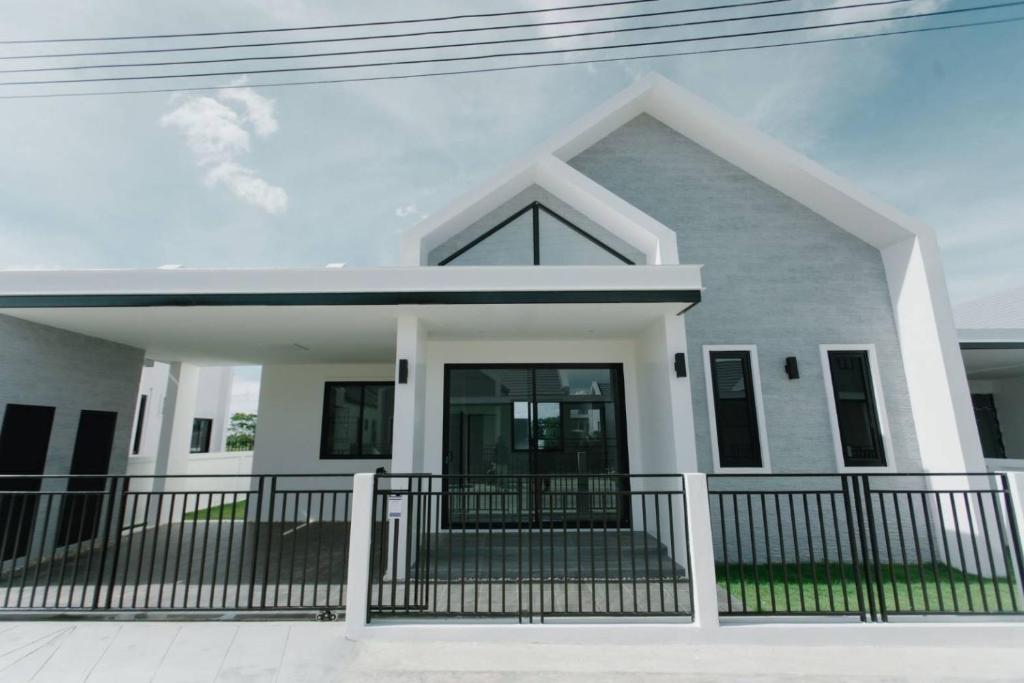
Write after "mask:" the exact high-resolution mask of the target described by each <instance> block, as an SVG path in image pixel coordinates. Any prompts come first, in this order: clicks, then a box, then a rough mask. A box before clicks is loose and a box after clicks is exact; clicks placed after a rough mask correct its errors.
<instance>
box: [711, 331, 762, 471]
mask: <svg viewBox="0 0 1024 683" xmlns="http://www.w3.org/2000/svg"><path fill="white" fill-rule="evenodd" d="M712 351H747V352H749V353H750V378H751V381H752V382H753V384H754V386H753V391H754V414H755V415H756V416H757V437H758V440H759V441H760V442H761V466H760V467H722V464H721V458H720V457H719V453H718V419H717V417H716V416H715V388H714V384H713V380H712V375H711V352H712ZM703 354H704V386H705V389H706V390H707V404H708V420H709V421H710V423H711V458H712V461H711V464H712V467H713V468H714V472H715V474H771V471H772V465H771V457H770V455H769V452H768V430H767V428H766V426H765V424H766V423H765V419H764V397H763V396H762V394H761V368H760V366H759V365H758V362H757V345H756V344H705V345H704V346H703Z"/></svg>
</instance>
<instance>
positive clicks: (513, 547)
mask: <svg viewBox="0 0 1024 683" xmlns="http://www.w3.org/2000/svg"><path fill="white" fill-rule="evenodd" d="M682 552H683V550H682V549H679V554H680V555H681V554H682ZM413 569H414V570H416V569H418V570H419V571H420V572H421V574H420V575H421V576H429V577H430V578H432V579H436V580H458V579H489V580H491V579H504V580H517V579H521V578H533V579H538V578H556V579H557V578H577V579H580V578H583V579H585V578H590V577H593V578H601V579H606V580H607V579H630V578H638V577H646V578H661V579H672V578H675V577H678V578H680V579H681V578H684V577H685V576H686V573H685V569H684V568H683V567H682V566H681V563H680V562H678V561H677V562H675V563H673V561H672V559H671V558H670V554H669V549H668V547H667V546H666V544H665V543H660V544H659V543H658V539H656V538H655V537H653V536H650V535H648V534H644V533H642V532H633V531H622V532H610V533H605V532H597V533H593V534H592V533H590V532H588V531H586V530H584V531H582V532H576V531H548V530H545V531H544V532H543V534H541V533H537V532H536V531H535V532H533V533H531V534H526V533H523V534H519V533H504V532H498V531H494V532H491V533H490V534H488V533H487V532H479V533H477V532H465V533H462V532H456V533H451V534H449V533H441V534H433V535H431V537H430V539H429V541H428V540H424V542H422V543H421V544H420V549H419V552H418V553H417V558H416V562H415V563H414V565H413Z"/></svg>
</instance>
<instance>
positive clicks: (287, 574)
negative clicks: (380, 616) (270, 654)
mask: <svg viewBox="0 0 1024 683" xmlns="http://www.w3.org/2000/svg"><path fill="white" fill-rule="evenodd" d="M332 483H335V484H337V485H336V486H332V485H331V484H332ZM347 483H348V478H347V477H345V478H341V477H329V476H328V477H324V476H321V475H316V476H302V475H277V476H274V475H266V476H256V477H250V476H237V475H225V476H219V475H203V476H162V477H155V476H118V477H109V476H75V477H66V476H42V477H0V613H2V612H3V611H5V610H6V611H56V612H67V611H78V610H113V611H178V610H188V611H196V610H199V611H219V612H233V611H245V610H317V611H321V612H324V613H328V612H332V611H335V610H340V609H343V608H344V604H345V581H346V577H347V561H348V538H349V515H350V505H351V491H350V489H349V488H348V486H347ZM343 484H345V486H343Z"/></svg>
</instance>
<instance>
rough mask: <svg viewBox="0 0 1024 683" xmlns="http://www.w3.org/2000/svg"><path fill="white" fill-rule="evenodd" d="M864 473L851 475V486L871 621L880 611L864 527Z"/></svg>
mask: <svg viewBox="0 0 1024 683" xmlns="http://www.w3.org/2000/svg"><path fill="white" fill-rule="evenodd" d="M862 480H863V475H860V474H857V475H853V476H851V477H850V484H851V488H852V489H853V503H854V511H855V515H854V520H856V525H857V538H858V540H859V542H860V547H861V553H862V555H863V558H862V559H863V565H862V568H863V570H864V574H863V575H864V592H865V593H866V594H867V598H868V603H867V608H868V615H869V616H870V617H871V621H877V618H878V613H877V612H876V610H875V586H874V582H873V581H872V580H871V555H872V548H871V546H870V545H868V535H867V533H866V531H865V529H864V527H865V526H867V524H868V522H867V518H866V517H865V511H864V503H865V501H864V499H863V481H862ZM862 609H863V607H862Z"/></svg>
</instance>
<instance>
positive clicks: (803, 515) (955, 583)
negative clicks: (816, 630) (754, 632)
mask: <svg viewBox="0 0 1024 683" xmlns="http://www.w3.org/2000/svg"><path fill="white" fill-rule="evenodd" d="M708 488H709V491H708V492H709V504H710V508H711V510H710V511H711V519H712V532H713V533H712V536H713V539H714V545H715V560H716V567H717V580H718V586H719V592H720V595H721V597H720V600H719V602H720V612H721V614H723V615H725V616H730V615H850V616H856V617H859V618H860V619H861V620H865V621H867V620H871V621H879V620H880V621H886V620H888V619H889V617H890V616H904V615H953V614H956V615H965V614H968V615H969V614H975V615H1021V614H1024V606H1022V605H1024V603H1022V594H1021V585H1022V582H1021V579H1022V575H1021V567H1022V557H1021V544H1020V536H1019V533H1018V531H1019V530H1018V529H1017V528H1016V518H1015V516H1014V511H1013V503H1012V499H1011V496H1010V491H1009V486H1008V482H1007V479H1006V477H1005V476H1003V475H998V474H987V473H986V474H906V475H902V474H875V475H768V476H764V475H712V476H709V478H708Z"/></svg>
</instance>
